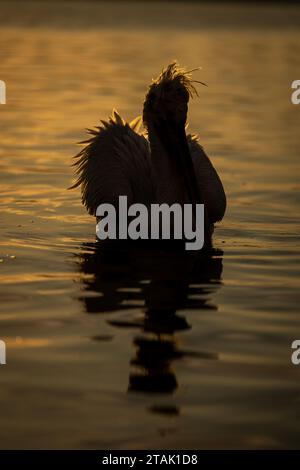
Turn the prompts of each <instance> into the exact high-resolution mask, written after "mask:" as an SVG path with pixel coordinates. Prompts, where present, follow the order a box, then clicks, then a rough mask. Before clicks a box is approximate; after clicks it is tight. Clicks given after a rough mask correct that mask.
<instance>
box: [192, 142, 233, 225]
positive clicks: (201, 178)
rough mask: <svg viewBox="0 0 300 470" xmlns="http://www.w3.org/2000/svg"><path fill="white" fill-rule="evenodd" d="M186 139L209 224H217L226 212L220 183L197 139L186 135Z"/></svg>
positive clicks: (223, 193)
mask: <svg viewBox="0 0 300 470" xmlns="http://www.w3.org/2000/svg"><path fill="white" fill-rule="evenodd" d="M187 139H188V144H189V148H190V153H191V156H192V160H193V164H194V168H195V173H196V178H197V181H198V184H199V187H200V189H201V192H202V194H203V198H204V204H205V206H206V209H207V211H208V215H209V219H210V222H212V223H215V222H218V221H220V220H222V218H223V216H224V214H225V210H226V196H225V192H224V188H223V185H222V182H221V180H220V178H219V176H218V173H217V172H216V170H215V168H214V166H213V164H212V163H211V161H210V159H209V158H208V156H207V155H206V153H205V152H204V150H203V148H202V147H201V145H200V144H199V142H198V137H197V136H195V135H188V136H187Z"/></svg>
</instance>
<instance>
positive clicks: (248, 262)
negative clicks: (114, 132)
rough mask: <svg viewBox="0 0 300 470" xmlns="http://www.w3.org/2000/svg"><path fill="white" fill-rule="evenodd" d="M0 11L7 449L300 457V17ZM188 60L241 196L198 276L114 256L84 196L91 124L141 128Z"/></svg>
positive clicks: (0, 5) (221, 157)
mask: <svg viewBox="0 0 300 470" xmlns="http://www.w3.org/2000/svg"><path fill="white" fill-rule="evenodd" d="M0 17H1V19H0V27H1V30H0V44H1V47H0V79H1V80H5V82H6V85H7V104H6V105H1V106H0V126H1V127H0V129H1V130H0V136H1V144H0V168H1V174H0V178H1V194H0V204H1V210H0V259H1V263H0V282H1V286H0V289H1V303H0V310H1V314H0V338H1V339H4V340H5V341H6V344H7V365H6V366H1V368H0V384H1V385H0V408H1V412H0V423H1V424H0V446H1V447H2V448H65V447H66V448H111V449H113V448H287V447H299V432H300V425H299V422H300V421H299V418H300V400H299V392H300V380H299V379H300V366H298V367H297V366H294V365H292V364H291V359H290V357H291V343H292V341H293V340H294V339H299V337H300V320H299V303H300V299H299V215H298V211H299V204H298V195H299V193H298V189H299V157H300V155H299V154H300V142H299V118H300V106H295V105H292V104H291V99H290V96H291V89H290V86H291V82H292V81H293V80H295V79H300V76H299V73H300V31H299V24H300V21H299V19H300V11H299V9H297V8H296V7H284V6H276V7H273V8H272V7H260V8H258V9H257V7H254V6H248V7H242V6H239V5H234V6H231V5H222V6H218V7H216V6H215V5H206V4H205V5H196V4H188V5H184V4H180V3H179V4H178V3H177V4H174V5H170V2H168V3H164V4H160V3H156V4H154V5H143V4H142V2H139V4H136V3H127V2H123V3H122V4H113V3H112V2H110V5H108V4H103V3H101V2H91V3H89V2H81V3H80V2H74V3H73V2H66V3H62V2H61V3H59V4H58V3H57V4H55V3H54V2H51V3H50V2H49V3H47V2H40V3H38V2H33V3H27V2H7V3H4V2H0ZM174 58H176V59H178V61H179V62H180V63H181V64H182V65H184V66H187V67H190V68H194V67H197V66H201V67H202V70H201V71H200V72H198V73H197V74H196V75H195V78H198V79H199V80H202V81H204V82H206V83H207V84H208V87H207V88H204V87H201V85H199V98H198V99H195V100H194V101H192V102H191V104H190V129H191V130H192V131H195V132H198V133H199V135H200V138H201V143H202V144H203V145H204V147H205V149H206V151H207V152H208V154H209V155H210V156H211V158H212V160H213V162H214V164H215V166H216V168H217V169H218V171H219V174H220V176H221V178H222V180H223V182H224V186H225V189H226V193H227V197H228V210H227V214H226V217H225V219H224V221H223V222H222V223H221V224H220V225H219V227H218V228H217V230H216V233H215V241H214V244H215V247H216V249H217V251H216V253H215V256H214V257H213V258H212V259H210V260H208V261H206V262H205V263H204V262H203V263H201V261H199V263H198V264H197V265H196V267H195V268H194V271H193V274H192V275H191V276H189V275H188V274H187V273H189V266H190V265H189V261H188V260H186V259H182V257H178V258H176V257H168V256H167V257H166V258H160V255H159V254H158V255H157V257H156V258H153V257H150V259H149V256H148V255H147V254H144V253H139V252H138V251H137V252H136V256H131V257H126V256H125V255H124V256H119V255H115V256H114V254H110V255H107V258H106V257H105V256H104V257H103V255H102V253H101V252H98V251H96V248H95V246H94V236H95V222H94V220H93V219H92V218H91V217H89V216H87V215H86V213H85V210H84V209H83V207H82V206H81V202H80V195H79V193H78V191H77V192H76V191H72V192H71V191H67V190H66V188H67V187H68V186H69V185H70V182H71V179H72V173H71V169H70V166H69V165H70V163H71V157H72V155H74V154H75V153H76V152H77V150H78V149H77V148H76V146H75V142H77V141H79V140H82V139H83V138H84V131H83V129H84V128H85V127H90V126H92V125H94V124H97V123H98V120H99V118H105V117H106V116H107V115H108V114H109V113H110V112H111V109H112V108H113V107H116V108H117V109H118V110H119V112H120V113H121V114H122V115H123V116H124V117H126V118H127V119H132V118H133V117H135V116H136V115H137V114H139V113H140V112H141V110H142V102H143V97H144V95H145V90H146V86H147V84H148V83H149V82H150V79H151V78H152V77H153V76H155V75H156V74H157V73H158V72H159V71H160V69H161V68H162V66H164V65H166V64H167V63H168V62H170V61H171V60H172V59H174ZM145 310H146V312H147V313H146V314H145ZM175 312H176V313H175Z"/></svg>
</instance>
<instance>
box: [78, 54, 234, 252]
mask: <svg viewBox="0 0 300 470" xmlns="http://www.w3.org/2000/svg"><path fill="white" fill-rule="evenodd" d="M194 94H196V89H195V87H194V85H193V81H192V79H191V73H190V72H187V71H186V70H184V69H182V68H180V67H179V66H178V64H177V63H176V62H174V63H172V64H170V65H169V66H168V67H167V68H166V69H164V70H163V71H162V73H161V74H160V75H159V77H158V78H157V79H156V80H153V81H152V83H151V85H150V86H149V89H148V92H147V94H146V98H145V101H144V106H143V115H142V119H141V118H140V117H138V118H136V119H134V120H133V121H132V122H131V123H126V122H125V121H124V120H123V119H122V118H121V116H120V115H119V114H118V113H117V111H113V114H112V117H111V118H109V120H108V121H101V125H100V126H99V127H96V128H95V129H89V130H88V132H89V134H90V135H91V137H90V138H89V139H88V140H86V141H84V142H82V143H85V144H87V145H86V146H85V147H84V148H83V149H82V150H81V151H80V152H79V154H78V155H76V157H75V159H76V161H75V163H74V166H75V172H76V175H77V181H76V182H75V184H74V185H73V186H72V188H75V187H77V186H80V187H81V194H82V202H83V204H84V205H85V206H86V208H87V210H88V212H89V213H90V214H92V215H95V214H96V209H97V207H98V206H99V205H100V204H103V203H110V204H113V205H115V206H117V205H118V199H119V196H121V195H122V196H123V195H126V196H127V201H128V204H134V203H142V204H145V205H148V206H149V205H150V204H152V203H160V204H161V203H167V204H170V205H171V204H173V203H179V204H181V205H182V204H185V203H190V204H193V205H194V204H197V203H198V204H204V207H205V226H206V229H205V241H206V244H210V239H211V234H212V232H213V226H214V223H215V222H217V221H220V220H221V219H222V218H223V216H224V213H225V209H226V196H225V192H224V189H223V185H222V183H221V180H220V178H219V176H218V174H217V172H216V170H215V168H214V167H213V165H212V163H211V161H210V160H209V158H208V157H207V155H206V154H205V152H204V150H203V148H202V147H201V145H200V144H199V142H198V138H197V136H195V135H190V134H189V135H187V134H186V124H187V111H188V102H189V99H190V97H191V96H193V95H194ZM141 122H142V123H143V125H144V132H142V133H141V132H140V125H141Z"/></svg>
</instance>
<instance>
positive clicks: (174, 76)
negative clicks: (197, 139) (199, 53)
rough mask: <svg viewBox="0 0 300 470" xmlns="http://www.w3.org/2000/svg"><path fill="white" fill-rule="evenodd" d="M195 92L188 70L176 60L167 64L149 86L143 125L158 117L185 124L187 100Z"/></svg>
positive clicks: (147, 124)
mask: <svg viewBox="0 0 300 470" xmlns="http://www.w3.org/2000/svg"><path fill="white" fill-rule="evenodd" d="M195 94H197V91H196V89H195V87H194V85H193V83H192V80H191V74H190V72H189V71H186V70H185V69H183V68H181V67H179V65H178V64H177V62H173V63H172V64H170V65H168V67H166V68H165V69H163V70H162V72H161V74H160V75H159V76H158V77H157V78H156V79H155V80H152V83H151V85H150V86H149V89H148V93H147V95H146V99H145V102H144V109H143V121H144V125H145V127H146V128H147V127H148V126H149V123H150V122H153V123H155V122H157V120H160V119H166V120H167V121H169V122H174V123H177V124H185V123H186V119H187V111H188V102H189V99H190V97H191V96H193V95H195Z"/></svg>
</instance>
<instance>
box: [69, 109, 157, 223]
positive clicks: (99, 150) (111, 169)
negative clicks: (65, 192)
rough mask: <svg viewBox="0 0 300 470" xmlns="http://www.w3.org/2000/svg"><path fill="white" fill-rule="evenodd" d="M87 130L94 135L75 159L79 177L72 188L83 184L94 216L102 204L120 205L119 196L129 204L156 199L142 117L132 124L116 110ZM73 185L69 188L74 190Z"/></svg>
mask: <svg viewBox="0 0 300 470" xmlns="http://www.w3.org/2000/svg"><path fill="white" fill-rule="evenodd" d="M101 123H102V125H101V126H99V127H96V128H95V130H94V129H88V133H89V134H90V135H91V137H90V138H89V139H88V140H86V141H84V142H81V143H84V144H87V145H86V146H85V147H84V148H83V149H82V150H81V151H80V152H79V153H78V155H76V156H75V157H74V158H75V163H74V167H75V173H76V175H77V180H76V182H75V184H74V185H73V186H72V187H71V188H76V187H77V186H80V187H81V194H82V202H83V204H84V205H85V206H86V208H87V210H88V212H89V213H90V214H92V215H95V213H96V210H97V207H98V206H99V204H103V203H110V204H113V205H114V206H117V205H118V202H119V196H127V198H128V199H127V202H128V204H133V203H135V202H139V203H143V204H147V203H148V204H149V203H150V202H151V201H152V200H153V194H154V191H153V187H152V184H153V183H152V177H151V165H150V149H149V143H148V141H147V140H146V139H145V137H144V136H142V135H140V134H138V128H139V125H140V119H139V118H136V119H134V120H133V121H132V122H131V123H130V124H128V123H126V122H125V121H124V120H123V119H122V118H121V116H120V115H119V114H118V113H117V112H116V111H113V114H112V117H111V118H109V121H108V122H106V121H101ZM71 188H70V189H71Z"/></svg>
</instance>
